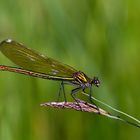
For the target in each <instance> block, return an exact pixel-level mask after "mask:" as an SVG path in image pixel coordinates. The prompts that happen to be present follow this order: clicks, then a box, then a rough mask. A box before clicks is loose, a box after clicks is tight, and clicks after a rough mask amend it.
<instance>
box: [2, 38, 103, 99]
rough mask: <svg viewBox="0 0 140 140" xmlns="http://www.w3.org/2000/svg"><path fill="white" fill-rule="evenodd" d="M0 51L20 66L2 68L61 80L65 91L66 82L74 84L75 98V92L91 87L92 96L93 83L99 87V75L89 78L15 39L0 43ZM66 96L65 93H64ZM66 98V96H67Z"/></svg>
mask: <svg viewBox="0 0 140 140" xmlns="http://www.w3.org/2000/svg"><path fill="white" fill-rule="evenodd" d="M0 51H1V52H2V53H3V54H4V55H5V56H6V57H7V58H9V59H10V60H11V61H12V62H14V63H15V64H16V65H18V66H20V68H18V67H11V66H5V65H0V70H2V71H10V72H16V73H20V74H25V75H29V76H34V77H38V78H43V79H49V80H57V81H61V89H63V92H64V84H65V83H66V84H72V85H74V86H75V88H74V89H73V90H72V91H71V95H72V97H73V98H74V99H75V93H77V92H78V91H79V90H82V91H83V92H85V89H86V88H89V89H90V93H89V95H90V96H89V98H90V100H91V96H92V85H95V86H96V87H98V86H99V85H100V81H99V80H98V78H97V77H94V78H89V77H88V76H87V75H86V74H85V73H83V72H81V71H77V70H76V69H74V68H73V67H71V66H69V65H66V64H63V63H61V62H59V61H57V60H54V59H52V58H50V57H47V56H44V55H40V54H39V53H37V52H35V51H34V50H31V49H29V48H27V47H25V46H24V45H23V44H20V43H18V42H16V41H14V40H11V39H7V40H4V41H2V42H1V43H0ZM64 96H65V93H64ZM65 99H66V98H65Z"/></svg>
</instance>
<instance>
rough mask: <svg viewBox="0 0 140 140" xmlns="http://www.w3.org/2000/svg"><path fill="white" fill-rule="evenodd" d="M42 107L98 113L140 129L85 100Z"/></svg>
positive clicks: (48, 103)
mask: <svg viewBox="0 0 140 140" xmlns="http://www.w3.org/2000/svg"><path fill="white" fill-rule="evenodd" d="M41 106H44V107H52V108H57V109H74V110H77V111H83V112H89V113H96V114H99V115H103V116H106V117H109V118H112V119H116V120H120V121H123V122H126V123H128V124H131V125H133V126H136V127H138V128H140V125H138V124H135V123H132V122H129V121H127V120H124V119H122V118H121V117H119V116H114V115H112V114H110V113H109V112H107V111H105V110H103V109H101V108H98V107H97V106H96V105H93V104H90V103H87V102H85V101H83V100H79V99H77V101H76V102H47V103H43V104H41Z"/></svg>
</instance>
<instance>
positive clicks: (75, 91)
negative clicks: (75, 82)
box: [71, 87, 81, 102]
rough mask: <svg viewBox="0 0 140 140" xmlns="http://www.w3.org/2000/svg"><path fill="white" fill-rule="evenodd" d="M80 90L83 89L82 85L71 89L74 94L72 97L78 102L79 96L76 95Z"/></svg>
mask: <svg viewBox="0 0 140 140" xmlns="http://www.w3.org/2000/svg"><path fill="white" fill-rule="evenodd" d="M79 90H81V87H77V88H75V89H73V90H72V91H71V96H72V98H73V99H74V100H75V101H76V102H77V100H78V99H77V98H76V97H75V94H76V93H77V92H78V91H79Z"/></svg>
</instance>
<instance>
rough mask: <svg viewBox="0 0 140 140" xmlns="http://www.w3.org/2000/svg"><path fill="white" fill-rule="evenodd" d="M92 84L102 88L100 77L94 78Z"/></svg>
mask: <svg viewBox="0 0 140 140" xmlns="http://www.w3.org/2000/svg"><path fill="white" fill-rule="evenodd" d="M91 83H92V84H94V85H95V86H96V87H99V86H100V81H99V79H98V77H94V78H93V79H92V82H91Z"/></svg>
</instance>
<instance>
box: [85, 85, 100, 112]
mask: <svg viewBox="0 0 140 140" xmlns="http://www.w3.org/2000/svg"><path fill="white" fill-rule="evenodd" d="M83 92H85V91H84V90H83ZM89 100H90V102H91V103H92V104H94V105H95V106H96V108H97V109H98V111H99V108H98V106H97V105H96V104H95V103H94V102H93V100H92V86H91V87H90V92H89ZM99 113H100V111H99Z"/></svg>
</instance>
